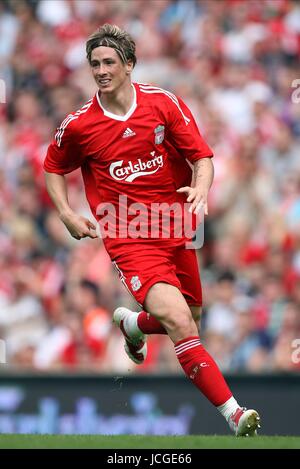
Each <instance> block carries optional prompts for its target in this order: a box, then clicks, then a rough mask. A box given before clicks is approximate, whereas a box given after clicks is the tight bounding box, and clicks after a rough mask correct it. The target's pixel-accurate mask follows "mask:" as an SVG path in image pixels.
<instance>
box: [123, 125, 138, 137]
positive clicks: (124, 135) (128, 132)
mask: <svg viewBox="0 0 300 469" xmlns="http://www.w3.org/2000/svg"><path fill="white" fill-rule="evenodd" d="M134 135H136V133H135V132H133V130H131V129H130V128H129V127H127V129H126V130H125V132H124V133H123V136H122V138H127V137H133V136H134Z"/></svg>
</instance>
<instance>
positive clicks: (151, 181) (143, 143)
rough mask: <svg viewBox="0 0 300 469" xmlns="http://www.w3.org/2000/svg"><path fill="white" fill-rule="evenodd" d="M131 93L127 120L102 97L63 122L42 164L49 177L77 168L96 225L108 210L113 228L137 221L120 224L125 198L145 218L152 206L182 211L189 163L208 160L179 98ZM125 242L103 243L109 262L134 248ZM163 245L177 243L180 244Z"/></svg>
mask: <svg viewBox="0 0 300 469" xmlns="http://www.w3.org/2000/svg"><path fill="white" fill-rule="evenodd" d="M132 86H133V89H134V101H133V104H132V106H131V108H130V109H129V111H128V112H127V114H126V115H124V116H118V115H115V114H112V113H110V112H109V111H107V110H106V109H104V108H103V106H102V104H101V101H100V92H98V93H96V95H95V96H94V98H93V99H91V100H90V101H88V102H87V103H86V104H85V105H84V106H83V107H82V108H81V109H80V110H79V111H77V112H75V113H73V114H70V115H68V116H67V118H66V119H65V120H64V121H63V122H62V124H61V126H60V127H59V128H58V129H57V132H56V135H55V139H54V141H53V142H52V143H51V144H50V146H49V148H48V152H47V156H46V159H45V162H44V168H45V170H46V171H48V172H53V173H58V174H66V173H69V172H71V171H73V170H75V169H77V168H78V167H81V170H82V175H83V180H84V185H85V191H86V196H87V200H88V202H89V205H90V208H91V210H92V213H93V214H94V216H95V217H96V218H97V219H98V220H100V219H101V218H102V219H103V216H104V212H103V210H100V211H99V207H102V208H103V206H104V204H107V203H110V204H112V206H113V207H115V208H116V217H117V223H121V222H124V223H128V218H129V220H131V219H132V218H134V215H133V212H131V214H130V215H129V217H128V218H127V219H126V220H125V215H124V212H122V209H120V206H119V205H120V204H119V202H120V200H119V196H120V195H123V196H126V198H127V200H126V203H127V207H129V206H131V204H133V203H139V204H144V206H145V208H146V209H147V210H148V209H149V212H147V213H150V209H151V207H152V206H153V205H151V204H153V203H159V204H161V203H167V204H170V205H171V204H173V203H174V202H179V203H180V204H182V203H183V202H185V200H186V195H184V194H178V193H177V192H176V189H177V188H178V187H181V186H182V185H190V182H191V176H192V170H191V169H190V166H189V164H188V163H187V161H186V160H188V161H190V162H191V163H194V162H195V161H197V160H199V159H200V158H207V157H212V156H213V154H212V151H211V149H210V148H209V146H208V145H207V144H206V143H205V141H204V140H203V138H202V137H201V135H200V132H199V130H198V128H197V125H196V123H195V120H194V118H193V116H192V114H191V112H190V110H189V109H188V107H187V106H186V105H185V104H184V102H183V101H182V100H181V99H180V98H178V97H176V96H175V95H174V94H172V93H170V92H169V91H165V90H163V89H161V88H158V87H155V86H152V85H146V84H141V83H133V84H132ZM97 212H98V214H97ZM145 213H146V212H145ZM136 215H137V212H136V213H135V216H136ZM144 215H145V216H144V218H143V222H144V223H146V224H148V227H149V229H150V224H151V220H150V217H149V218H147V214H144ZM122 217H123V218H124V220H123V219H122ZM117 233H119V232H118V231H117ZM124 238H125V239H124ZM128 238H129V237H126V236H124V233H123V234H122V235H121V236H119V235H118V234H117V239H112V238H107V239H104V242H105V246H106V248H107V250H108V252H109V254H110V255H111V257H112V258H114V256H115V253H116V250H118V249H120V247H121V245H123V244H126V243H127V242H131V241H132V239H131V240H130V239H128ZM140 240H142V241H145V239H143V238H140ZM134 241H135V242H136V241H137V240H136V239H135V240H134ZM152 241H153V240H152ZM168 242H170V243H173V244H174V243H176V244H178V239H177V240H174V239H173V240H172V239H170V240H168Z"/></svg>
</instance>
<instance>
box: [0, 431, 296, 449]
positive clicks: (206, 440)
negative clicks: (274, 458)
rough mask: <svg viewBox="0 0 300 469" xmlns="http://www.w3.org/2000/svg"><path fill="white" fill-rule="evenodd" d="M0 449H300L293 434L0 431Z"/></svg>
mask: <svg viewBox="0 0 300 469" xmlns="http://www.w3.org/2000/svg"><path fill="white" fill-rule="evenodd" d="M0 448H1V449H4V448H6V449H11V448H14V449H17V448H18V449H22V448H31V449H48V448H49V449H55V448H71V449H72V448H74V449H75V448H76V449H81V448H82V449H88V448H93V449H95V448H97V449H101V448H103V449H104V448H105V449H125V448H126V449H127V448H130V449H142V448H147V449H194V448H195V449H197V448H199V449H201V448H207V449H222V448H224V449H227V448H228V449H234V448H236V449H283V448H284V449H285V448H298V449H300V437H297V436H257V437H255V438H236V437H234V436H202V435H189V436H148V435H147V436H140V435H118V436H109V435H106V436H104V435H13V434H5V435H4V434H2V435H0Z"/></svg>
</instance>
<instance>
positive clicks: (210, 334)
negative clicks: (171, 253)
mask: <svg viewBox="0 0 300 469" xmlns="http://www.w3.org/2000/svg"><path fill="white" fill-rule="evenodd" d="M105 22H111V23H115V24H117V25H119V26H120V27H123V28H125V29H126V30H128V31H129V32H130V33H131V34H132V36H133V37H134V38H135V40H136V43H137V56H138V64H137V67H136V69H135V71H134V75H133V78H134V80H135V81H141V82H146V83H153V84H156V85H159V86H162V87H164V88H166V89H169V90H172V91H173V92H174V93H175V94H178V95H179V96H181V97H182V98H183V99H184V100H185V102H186V103H187V104H188V106H189V107H190V108H191V110H192V112H193V114H194V116H195V118H196V121H197V123H198V125H199V128H200V130H201V132H202V134H203V135H204V137H205V139H206V140H207V141H208V143H209V144H210V146H211V147H212V148H213V150H214V154H215V157H214V165H215V182H214V185H213V187H212V190H211V193H210V200H209V217H208V218H207V219H206V222H205V245H204V247H203V248H202V249H201V250H199V252H198V254H199V263H200V265H201V275H202V283H203V291H204V292H203V295H204V312H203V318H202V339H203V342H204V343H205V344H206V346H207V348H208V350H209V351H210V353H211V354H212V355H213V356H214V357H215V359H216V360H217V362H218V364H219V365H220V367H221V369H222V370H223V371H225V372H232V373H234V372H253V373H270V372H277V371H300V363H297V361H298V360H297V359H296V360H295V359H294V360H292V356H293V355H292V354H293V352H295V347H296V345H297V342H295V340H296V339H299V338H300V102H299V101H300V92H299V90H298V92H297V86H298V87H300V3H299V1H293V0H263V1H262V0H178V1H174V0H26V1H25V0H16V1H15V0H4V1H3V0H1V2H0V78H1V82H0V83H1V91H2V94H0V97H1V103H0V338H2V339H4V340H5V343H6V353H7V362H8V364H7V365H1V368H2V369H3V370H5V369H8V368H9V369H13V368H14V367H15V368H17V369H21V370H32V369H35V370H41V371H42V370H46V371H47V370H64V371H65V370H69V371H78V370H81V371H84V372H86V371H92V372H95V373H99V372H101V373H105V372H107V373H111V372H112V373H127V372H144V371H147V372H158V373H159V372H174V373H177V372H181V371H180V370H179V367H178V365H177V360H176V357H175V354H174V351H173V346H172V344H171V341H170V340H169V339H168V337H165V336H153V337H149V354H148V358H147V361H146V362H145V364H144V365H143V366H140V367H135V366H134V364H133V363H131V362H129V360H128V359H127V356H126V354H125V353H124V351H123V338H122V336H121V334H120V332H119V330H118V329H117V328H116V327H113V326H112V324H111V316H112V311H113V309H114V308H115V307H117V306H120V305H125V306H129V307H132V309H134V310H136V308H137V306H136V304H135V303H134V301H133V300H132V299H131V298H130V297H129V295H128V293H127V292H126V290H125V289H124V288H123V286H122V284H121V282H119V280H118V278H117V274H116V273H115V272H114V270H113V267H112V265H111V263H110V260H109V258H108V255H107V254H106V251H105V249H104V247H103V245H102V243H101V241H100V240H82V241H80V242H78V241H75V240H74V239H73V238H71V236H70V235H69V234H68V233H67V231H66V229H65V227H64V226H63V224H62V223H61V222H60V220H59V218H58V216H57V214H56V212H55V211H54V209H53V206H52V204H51V202H50V200H49V197H48V195H47V193H46V190H45V182H44V178H43V169H42V164H43V160H44V157H45V152H46V149H47V145H48V144H49V142H50V141H51V139H52V138H53V135H54V131H55V128H56V127H57V126H58V125H59V123H60V122H61V121H62V120H63V119H64V117H65V116H66V115H67V114H68V113H69V112H73V111H75V110H77V109H78V108H80V107H81V106H82V105H83V103H84V102H85V101H87V100H88V99H90V97H92V96H93V94H94V93H95V91H96V88H95V85H94V83H93V80H92V78H91V76H90V71H89V68H88V65H87V62H86V58H85V42H86V39H87V37H88V36H89V35H90V34H91V33H92V32H94V31H95V30H96V29H97V28H98V27H99V25H101V24H103V23H105ZM297 79H298V82H297V81H295V80H297ZM3 83H5V90H4V87H3V86H2V85H3ZM4 101H5V102H4ZM68 184H69V187H70V194H69V198H70V203H71V206H72V207H73V208H74V210H76V211H77V212H78V213H82V214H83V215H87V216H88V217H90V216H91V215H90V213H89V209H88V207H87V204H86V202H85V196H84V192H83V186H82V181H81V176H80V173H79V172H75V173H72V174H71V175H69V176H68ZM294 356H296V358H297V356H298V357H299V362H300V353H299V354H298V355H297V353H296V354H295V353H294Z"/></svg>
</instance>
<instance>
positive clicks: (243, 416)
mask: <svg viewBox="0 0 300 469" xmlns="http://www.w3.org/2000/svg"><path fill="white" fill-rule="evenodd" d="M259 422H260V416H259V415H258V412H256V410H253V409H249V410H247V409H246V408H245V407H239V408H238V409H237V410H236V411H235V412H234V413H233V414H232V415H231V416H230V417H229V420H228V423H229V427H230V428H231V430H232V431H233V432H234V434H235V436H255V435H257V429H258V428H260V424H259Z"/></svg>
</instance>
